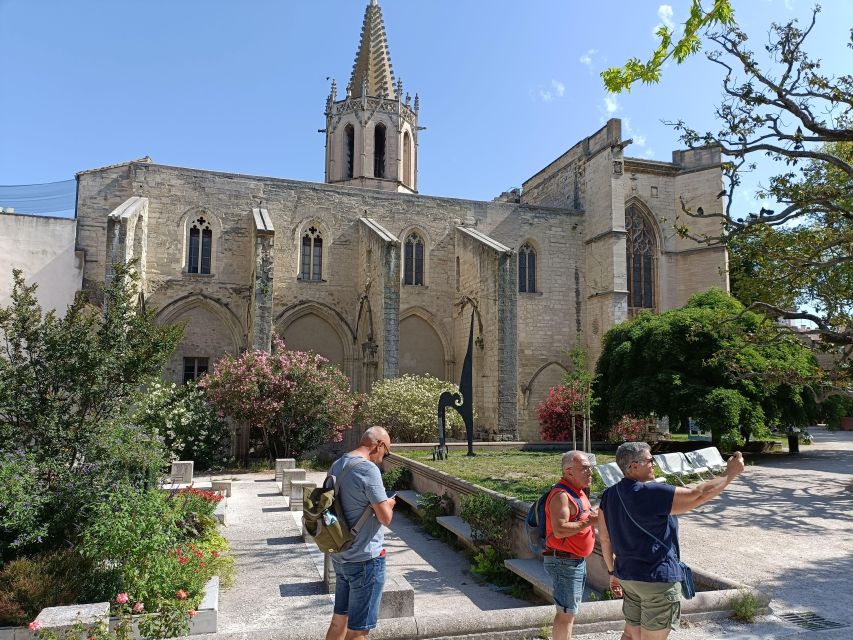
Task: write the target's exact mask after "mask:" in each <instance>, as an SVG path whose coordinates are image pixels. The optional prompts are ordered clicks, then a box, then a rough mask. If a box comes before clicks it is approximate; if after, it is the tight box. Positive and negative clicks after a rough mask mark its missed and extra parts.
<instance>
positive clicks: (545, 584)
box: [504, 558, 597, 602]
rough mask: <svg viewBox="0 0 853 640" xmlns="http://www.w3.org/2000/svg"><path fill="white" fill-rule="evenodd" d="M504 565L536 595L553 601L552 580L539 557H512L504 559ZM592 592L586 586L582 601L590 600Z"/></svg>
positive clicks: (593, 592)
mask: <svg viewBox="0 0 853 640" xmlns="http://www.w3.org/2000/svg"><path fill="white" fill-rule="evenodd" d="M504 566H505V567H506V568H507V569H509V570H510V571H512V572H513V573H514V574H515V575H517V576H518V577H519V578H521V579H523V580H525V581H526V582H528V583H529V584H530V586H531V587H533V591H534V592H535V593H536V594H537V595H539V596H540V597H542V598H544V599H545V600H547V601H548V602H554V581H553V580H552V579H551V576H550V575H549V574H548V572H547V571H546V570H545V565H544V564H543V562H542V560H541V559H540V558H512V559H510V560H504ZM593 594H596V592H595V591H593V590H592V589H590V588H589V587H588V586H587V587H586V589H584V593H583V601H584V602H589V601H590V600H592V595H593ZM596 595H597V594H596Z"/></svg>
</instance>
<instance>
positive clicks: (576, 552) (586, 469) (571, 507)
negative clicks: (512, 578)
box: [542, 451, 598, 640]
mask: <svg viewBox="0 0 853 640" xmlns="http://www.w3.org/2000/svg"><path fill="white" fill-rule="evenodd" d="M561 465H562V469H563V475H562V477H561V478H560V481H559V482H558V483H557V484H555V485H554V486H553V487H552V488H551V491H550V492H549V493H548V496H547V497H546V498H545V551H544V552H543V553H542V556H543V562H544V564H545V570H546V571H547V572H548V573H549V574H550V576H551V578H553V581H554V604H555V605H556V607H557V612H556V614H555V616H554V634H553V638H554V640H571V637H572V626H573V625H574V623H575V615H576V614H577V612H578V608H579V607H580V603H581V600H582V599H583V592H584V587H585V586H586V558H587V556H589V555H590V554H591V553H592V549H593V547H594V546H595V530H594V528H593V525H594V524H595V523H596V521H597V519H598V514H597V513H596V512H593V511H592V508H591V506H590V504H589V498H587V496H586V494H585V493H584V491H583V490H584V489H586V488H587V487H589V483H590V481H591V480H592V465H591V464H590V462H589V459H588V458H587V457H586V454H585V453H583V452H582V451H568V452H566V453H564V454H563V457H562V459H561Z"/></svg>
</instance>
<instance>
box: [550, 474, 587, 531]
mask: <svg viewBox="0 0 853 640" xmlns="http://www.w3.org/2000/svg"><path fill="white" fill-rule="evenodd" d="M554 489H562V490H563V491H565V492H566V493H567V494H569V497H570V498H571V499H572V501H573V502H574V503H575V506H576V507H577V508H578V512H577V513H576V514H575V517H574V519H573V520H572V522H577V521H578V520H580V519H581V515H583V513H584V508H583V500H581V497H580V496H579V495H578V494H577V493H575V490H574V489H572V488H571V487H569V486H568V485H565V484H563V483H562V482H558V483H557V484H555V485H554V486H553V487H551V491H553V490H554ZM552 497H553V496H552Z"/></svg>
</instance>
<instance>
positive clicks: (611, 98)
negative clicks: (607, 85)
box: [604, 93, 619, 115]
mask: <svg viewBox="0 0 853 640" xmlns="http://www.w3.org/2000/svg"><path fill="white" fill-rule="evenodd" d="M604 110H605V111H606V112H607V113H608V114H611V115H612V114H614V113H616V112H617V111H619V101H618V100H617V99H616V95H615V94H613V93H608V94H607V95H606V96H604Z"/></svg>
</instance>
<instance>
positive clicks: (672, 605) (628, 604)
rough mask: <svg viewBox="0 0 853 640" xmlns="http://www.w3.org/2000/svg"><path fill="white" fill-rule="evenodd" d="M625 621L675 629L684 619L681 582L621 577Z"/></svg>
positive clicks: (655, 628)
mask: <svg viewBox="0 0 853 640" xmlns="http://www.w3.org/2000/svg"><path fill="white" fill-rule="evenodd" d="M619 584H621V585H622V592H623V594H624V595H623V599H622V613H623V614H624V615H625V624H629V625H631V626H632V627H642V628H643V629H646V630H648V631H660V630H661V629H666V628H667V627H669V628H670V629H675V628H676V627H678V622H679V620H681V583H680V582H639V581H637V580H620V581H619Z"/></svg>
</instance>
